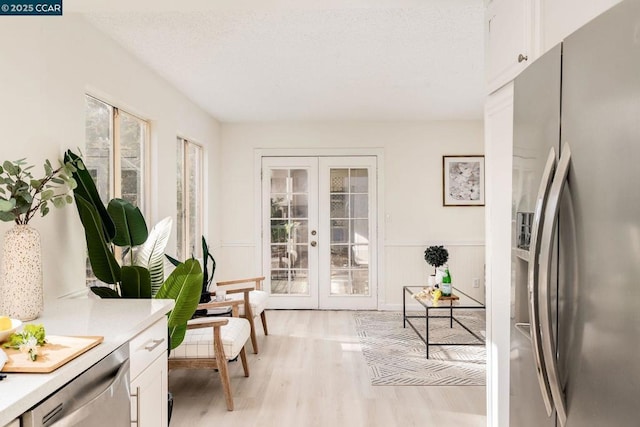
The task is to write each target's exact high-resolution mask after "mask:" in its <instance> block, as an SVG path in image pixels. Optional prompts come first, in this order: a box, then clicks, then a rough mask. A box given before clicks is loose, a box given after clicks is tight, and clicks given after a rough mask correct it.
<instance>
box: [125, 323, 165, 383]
mask: <svg viewBox="0 0 640 427" xmlns="http://www.w3.org/2000/svg"><path fill="white" fill-rule="evenodd" d="M167 335H168V330H167V318H166V317H164V316H163V317H162V319H160V320H158V321H157V322H156V323H154V324H153V325H151V326H150V327H148V328H147V329H145V330H144V331H142V332H141V333H139V334H138V335H136V336H135V338H133V339H132V340H131V341H129V358H130V363H131V370H130V378H131V380H133V379H135V378H136V377H137V376H138V375H139V374H140V373H141V372H142V371H143V370H144V369H145V368H146V367H147V366H149V365H150V364H151V363H152V362H153V361H154V360H155V359H156V358H157V357H158V356H160V355H161V354H162V353H163V352H166V351H167V346H168V337H167Z"/></svg>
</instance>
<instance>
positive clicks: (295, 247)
mask: <svg viewBox="0 0 640 427" xmlns="http://www.w3.org/2000/svg"><path fill="white" fill-rule="evenodd" d="M270 188H271V195H270V199H271V221H270V223H271V233H270V237H271V241H270V244H271V292H272V293H273V294H281V295H309V293H310V287H309V254H308V246H307V244H308V241H309V239H308V228H309V225H308V223H309V221H308V217H309V176H308V171H307V170H306V169H271V185H270Z"/></svg>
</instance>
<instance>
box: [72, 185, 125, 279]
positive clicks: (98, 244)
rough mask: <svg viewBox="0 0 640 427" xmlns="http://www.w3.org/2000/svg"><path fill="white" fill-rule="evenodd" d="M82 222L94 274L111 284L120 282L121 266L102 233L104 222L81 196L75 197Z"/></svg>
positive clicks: (91, 205)
mask: <svg viewBox="0 0 640 427" xmlns="http://www.w3.org/2000/svg"><path fill="white" fill-rule="evenodd" d="M75 198H76V205H77V206H78V213H79V214H80V221H82V225H84V235H85V238H86V240H87V251H88V253H89V262H90V263H91V268H92V270H93V274H95V275H96V277H97V278H98V279H99V280H101V281H103V282H105V283H110V284H116V283H118V282H120V264H118V261H117V260H116V258H115V257H114V256H113V253H112V252H111V248H110V247H109V244H108V243H107V242H106V240H105V238H104V234H103V233H102V221H101V219H100V215H99V214H98V212H97V211H96V208H95V207H94V206H93V204H91V203H90V202H88V201H87V200H85V199H84V198H83V197H82V196H80V195H79V194H76V195H75Z"/></svg>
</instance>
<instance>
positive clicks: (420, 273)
mask: <svg viewBox="0 0 640 427" xmlns="http://www.w3.org/2000/svg"><path fill="white" fill-rule="evenodd" d="M432 245H443V246H444V247H445V248H446V249H447V250H448V251H449V262H448V264H449V271H450V273H451V277H452V279H453V286H454V287H458V288H460V289H461V290H462V291H463V292H465V293H467V294H468V295H470V296H471V297H473V298H475V299H477V300H478V301H481V302H484V297H485V280H484V259H485V258H484V257H485V250H484V243H482V242H427V243H421V242H418V243H416V242H387V243H385V245H384V257H385V259H384V260H383V265H384V267H383V268H384V270H383V271H384V273H383V275H382V276H379V277H381V280H380V283H378V292H379V293H378V309H379V310H392V311H401V310H402V287H403V286H404V285H414V284H415V285H425V286H426V283H427V277H428V276H429V274H432V273H433V267H431V266H430V265H428V264H427V263H426V262H425V260H424V250H425V249H426V248H427V246H432ZM256 253H257V251H256V245H255V244H253V243H250V242H224V243H222V244H221V245H220V247H218V248H216V249H215V250H214V253H213V256H214V257H215V259H216V264H217V267H216V273H215V276H214V280H216V281H218V280H231V279H238V278H243V277H252V276H256V275H260V274H262V273H261V272H260V262H259V260H258V259H257V255H256ZM474 279H478V287H477V288H474V287H473V280H474ZM409 307H410V308H411V309H419V308H420V306H419V305H418V304H417V303H415V304H410V305H409Z"/></svg>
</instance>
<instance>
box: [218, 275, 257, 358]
mask: <svg viewBox="0 0 640 427" xmlns="http://www.w3.org/2000/svg"><path fill="white" fill-rule="evenodd" d="M263 280H264V276H263V277H251V278H248V279H239V280H228V281H224V282H217V285H216V286H217V289H224V290H226V291H227V298H228V299H231V300H232V301H242V302H244V304H243V305H241V306H240V307H239V314H240V317H244V318H245V319H247V320H248V321H249V324H250V325H251V346H252V347H253V352H254V353H256V354H257V353H258V341H257V339H256V328H255V322H254V318H256V317H258V316H260V319H261V320H262V329H263V330H264V334H265V335H269V332H268V329H267V316H266V314H265V312H264V309H265V308H266V307H267V301H268V300H269V294H268V293H267V292H265V291H263V290H262V281H263ZM212 294H213V295H215V292H213V293H212Z"/></svg>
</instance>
